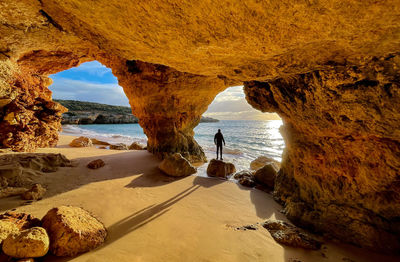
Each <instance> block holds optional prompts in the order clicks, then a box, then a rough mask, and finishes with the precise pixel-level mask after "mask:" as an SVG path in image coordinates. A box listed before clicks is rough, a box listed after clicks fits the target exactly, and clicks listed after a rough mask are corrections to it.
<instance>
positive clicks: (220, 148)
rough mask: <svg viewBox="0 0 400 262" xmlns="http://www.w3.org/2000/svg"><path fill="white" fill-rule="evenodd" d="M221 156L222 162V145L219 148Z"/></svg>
mask: <svg viewBox="0 0 400 262" xmlns="http://www.w3.org/2000/svg"><path fill="white" fill-rule="evenodd" d="M219 154H220V157H219V158H220V159H221V160H222V145H220V147H219Z"/></svg>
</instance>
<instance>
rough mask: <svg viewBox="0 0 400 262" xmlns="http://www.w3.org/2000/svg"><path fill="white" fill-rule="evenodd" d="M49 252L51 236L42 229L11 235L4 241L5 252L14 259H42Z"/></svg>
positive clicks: (33, 228) (27, 230) (30, 229)
mask: <svg viewBox="0 0 400 262" xmlns="http://www.w3.org/2000/svg"><path fill="white" fill-rule="evenodd" d="M48 250H49V236H48V235H47V232H46V230H45V229H44V228H42V227H32V228H29V229H26V230H23V231H21V232H19V233H15V234H10V235H9V236H8V237H7V238H6V239H5V240H4V241H3V252H4V253H5V254H6V255H8V256H10V257H14V258H32V257H42V256H44V255H46V254H47V251H48Z"/></svg>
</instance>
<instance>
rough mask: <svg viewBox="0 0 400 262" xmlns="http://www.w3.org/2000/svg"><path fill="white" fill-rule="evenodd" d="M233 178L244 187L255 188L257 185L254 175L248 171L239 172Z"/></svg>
mask: <svg viewBox="0 0 400 262" xmlns="http://www.w3.org/2000/svg"><path fill="white" fill-rule="evenodd" d="M233 178H235V179H237V180H238V182H239V184H241V185H242V186H247V187H253V186H255V185H256V181H255V178H254V175H253V173H251V172H250V171H247V170H243V171H240V172H237V173H236V174H235V175H234V176H233Z"/></svg>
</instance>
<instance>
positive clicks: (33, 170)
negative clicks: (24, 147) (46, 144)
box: [0, 153, 71, 189]
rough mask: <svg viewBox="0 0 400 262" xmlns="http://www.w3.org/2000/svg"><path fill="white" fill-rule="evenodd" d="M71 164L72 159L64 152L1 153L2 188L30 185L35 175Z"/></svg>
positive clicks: (0, 175)
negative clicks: (63, 153)
mask: <svg viewBox="0 0 400 262" xmlns="http://www.w3.org/2000/svg"><path fill="white" fill-rule="evenodd" d="M67 166H71V161H70V160H68V159H67V158H66V157H65V156H64V155H62V154H53V153H48V154H42V153H35V154H34V153H27V154H6V155H0V188H5V187H7V186H10V187H28V189H29V187H30V186H31V185H32V183H33V182H34V180H35V177H37V176H38V175H41V174H43V173H48V172H55V171H57V170H58V168H59V167H67Z"/></svg>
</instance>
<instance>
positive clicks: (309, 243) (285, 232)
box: [263, 220, 321, 250]
mask: <svg viewBox="0 0 400 262" xmlns="http://www.w3.org/2000/svg"><path fill="white" fill-rule="evenodd" d="M263 227H264V228H266V229H267V230H268V231H269V232H270V233H271V236H272V237H273V238H274V239H275V241H276V242H278V243H280V244H283V245H286V246H291V247H298V248H304V249H312V250H318V249H320V248H321V242H319V241H318V240H316V239H314V238H312V237H311V236H310V235H308V234H307V233H305V232H304V231H302V230H300V229H298V228H296V227H295V226H292V225H290V224H288V223H286V222H284V221H280V220H267V221H266V222H265V223H264V224H263Z"/></svg>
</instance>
